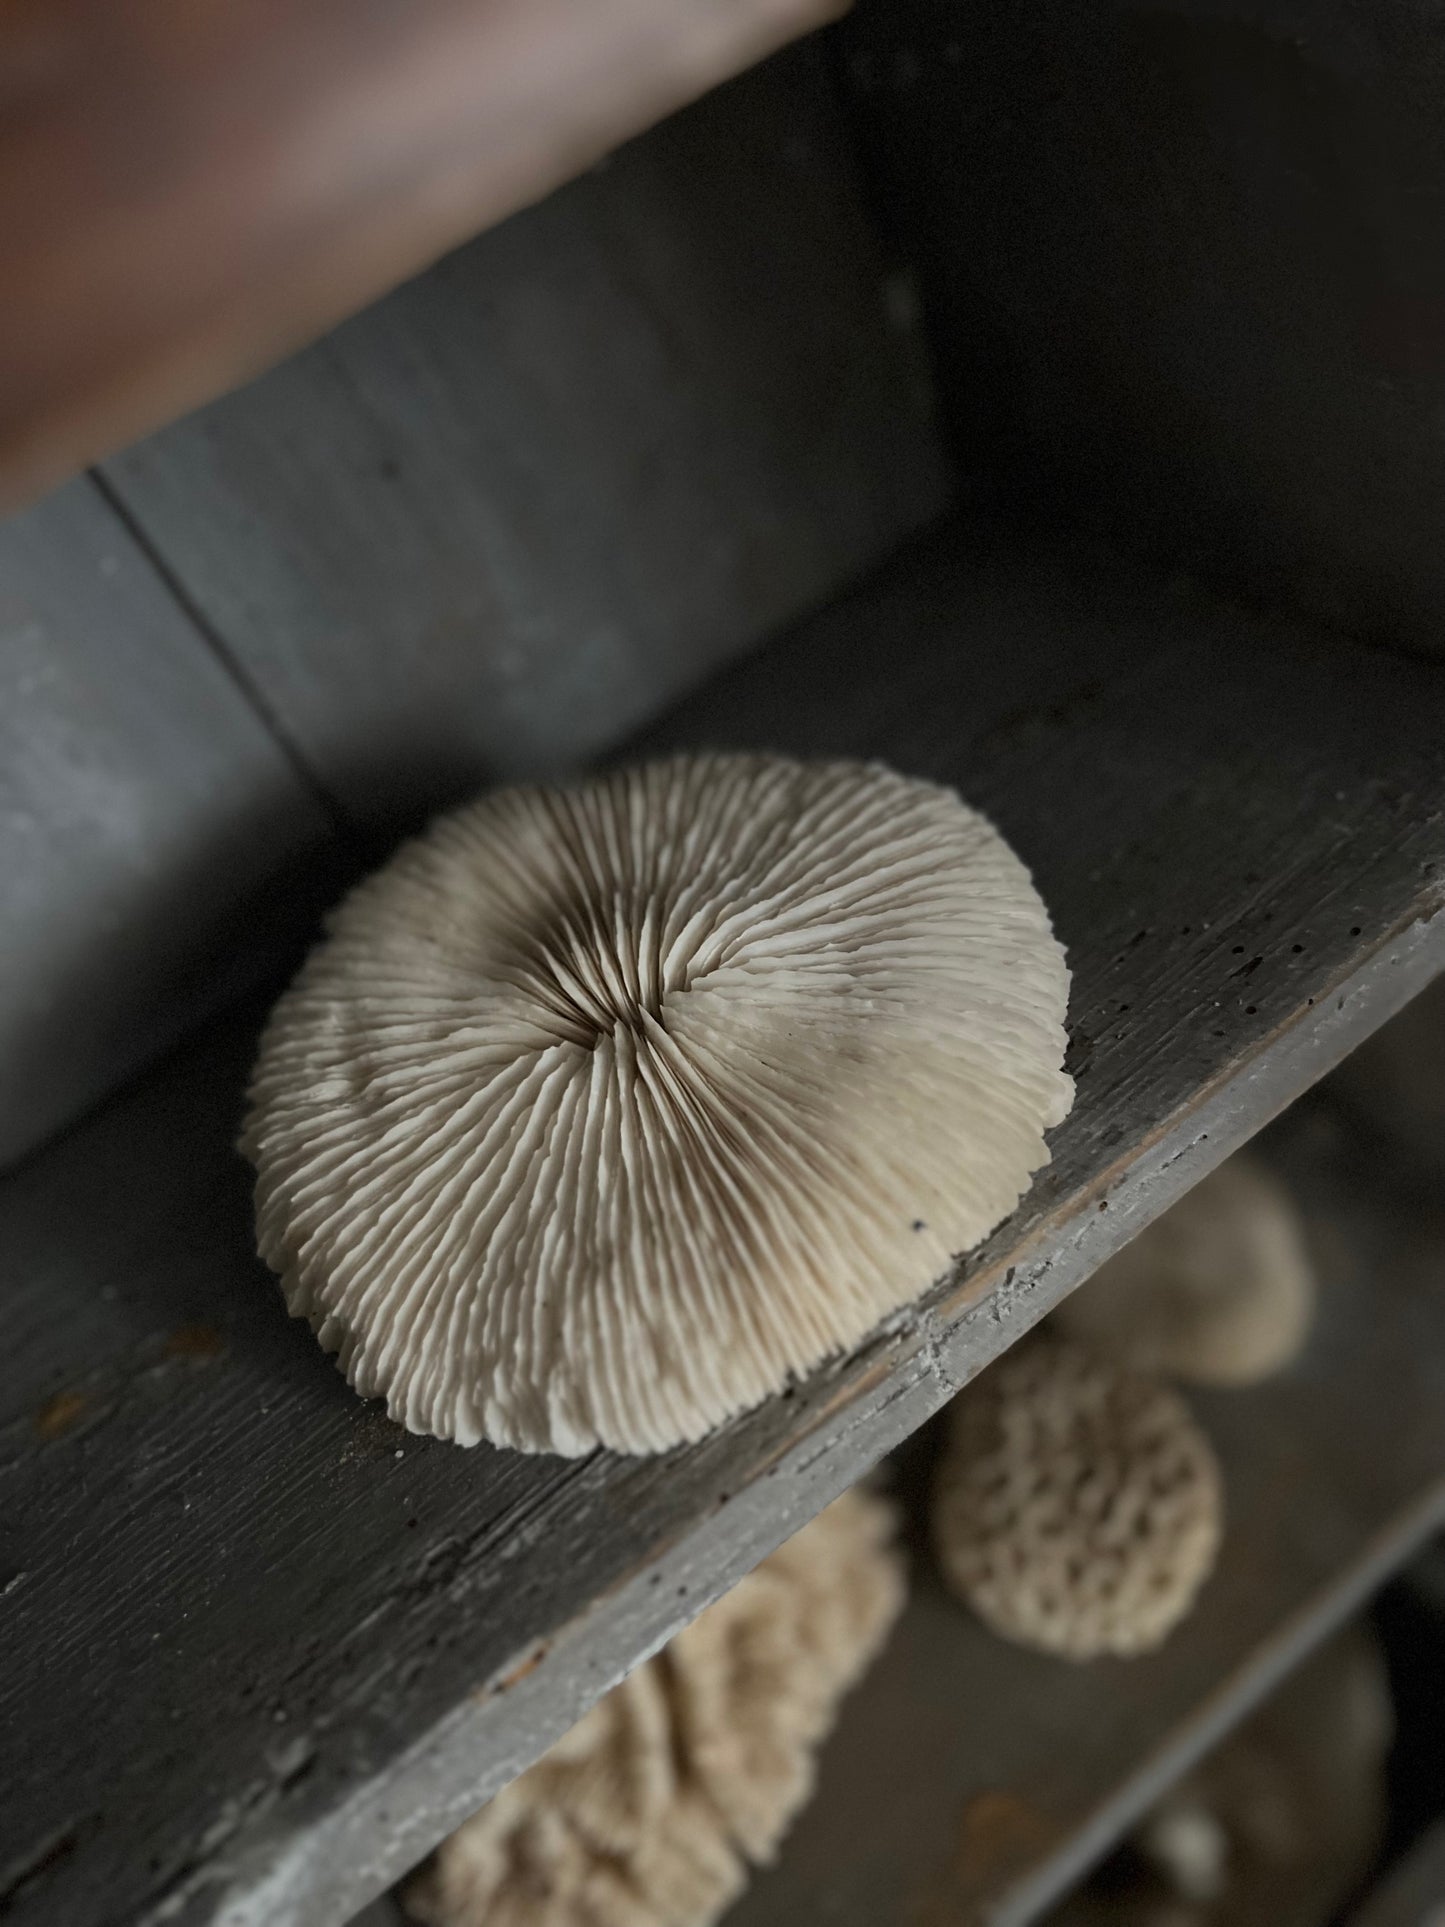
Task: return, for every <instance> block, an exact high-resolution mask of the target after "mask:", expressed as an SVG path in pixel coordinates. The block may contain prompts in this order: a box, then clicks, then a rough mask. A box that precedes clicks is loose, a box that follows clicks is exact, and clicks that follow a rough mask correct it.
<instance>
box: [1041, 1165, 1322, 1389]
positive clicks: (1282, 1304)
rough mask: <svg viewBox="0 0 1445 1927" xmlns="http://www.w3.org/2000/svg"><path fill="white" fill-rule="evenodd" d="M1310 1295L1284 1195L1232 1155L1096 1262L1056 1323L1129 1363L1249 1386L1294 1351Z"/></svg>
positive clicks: (1298, 1235) (1294, 1216) (1309, 1274)
mask: <svg viewBox="0 0 1445 1927" xmlns="http://www.w3.org/2000/svg"><path fill="white" fill-rule="evenodd" d="M1314 1302H1315V1283H1314V1273H1313V1271H1312V1269H1311V1266H1310V1261H1309V1257H1308V1255H1307V1253H1306V1251H1305V1245H1304V1229H1303V1226H1302V1225H1301V1224H1300V1220H1299V1214H1298V1213H1297V1212H1296V1210H1295V1207H1294V1205H1293V1203H1292V1202H1291V1200H1290V1197H1289V1193H1288V1192H1287V1191H1285V1190H1284V1188H1283V1187H1282V1186H1281V1185H1280V1184H1279V1183H1278V1182H1277V1181H1276V1180H1275V1179H1274V1178H1273V1177H1271V1176H1270V1174H1269V1173H1268V1172H1267V1171H1265V1170H1263V1169H1262V1168H1261V1167H1260V1166H1259V1165H1258V1164H1257V1163H1255V1162H1254V1161H1253V1160H1252V1159H1250V1158H1247V1157H1240V1156H1235V1157H1232V1158H1230V1159H1229V1160H1228V1162H1227V1163H1225V1164H1222V1165H1221V1166H1220V1167H1219V1169H1218V1170H1217V1171H1214V1172H1211V1174H1210V1175H1209V1176H1208V1177H1207V1178H1203V1179H1201V1180H1200V1182H1199V1183H1198V1184H1197V1185H1195V1187H1194V1189H1193V1190H1192V1191H1190V1192H1188V1193H1186V1195H1185V1196H1184V1197H1183V1198H1181V1199H1180V1200H1179V1202H1178V1204H1176V1205H1173V1206H1172V1207H1171V1208H1170V1209H1169V1210H1168V1211H1166V1212H1165V1213H1164V1215H1163V1216H1162V1217H1161V1218H1156V1219H1155V1221H1154V1223H1153V1224H1151V1225H1149V1226H1148V1227H1147V1228H1146V1229H1145V1230H1143V1231H1141V1232H1140V1233H1139V1236H1138V1237H1137V1238H1135V1239H1134V1240H1133V1242H1132V1243H1131V1244H1127V1245H1125V1246H1124V1248H1123V1250H1122V1251H1119V1252H1117V1253H1116V1254H1115V1255H1114V1257H1112V1258H1111V1259H1109V1261H1108V1263H1107V1264H1104V1265H1101V1266H1100V1268H1099V1270H1098V1271H1097V1272H1096V1273H1095V1274H1094V1276H1093V1277H1092V1278H1091V1279H1090V1280H1089V1281H1088V1283H1087V1284H1085V1285H1083V1286H1081V1287H1080V1289H1079V1290H1078V1291H1076V1292H1075V1293H1074V1294H1073V1296H1072V1297H1070V1298H1067V1299H1065V1301H1064V1303H1063V1304H1062V1305H1060V1307H1059V1309H1058V1310H1057V1312H1055V1314H1054V1322H1055V1323H1056V1324H1057V1325H1058V1327H1059V1328H1060V1329H1061V1330H1063V1331H1066V1332H1069V1333H1071V1334H1072V1335H1073V1336H1074V1337H1077V1338H1081V1339H1085V1340H1088V1341H1090V1342H1092V1343H1094V1344H1096V1345H1098V1346H1100V1347H1103V1348H1107V1350H1108V1351H1109V1352H1110V1353H1111V1355H1113V1356H1115V1357H1118V1358H1121V1359H1123V1360H1124V1362H1125V1363H1126V1364H1129V1365H1132V1366H1133V1367H1134V1368H1135V1369H1136V1370H1137V1371H1141V1372H1162V1373H1163V1374H1164V1375H1165V1376H1166V1377H1170V1378H1181V1379H1190V1380H1193V1381H1194V1382H1195V1383H1197V1384H1200V1385H1248V1384H1253V1383H1254V1382H1255V1381H1256V1380H1258V1379H1261V1378H1266V1377H1268V1375H1269V1374H1270V1373H1271V1372H1274V1371H1278V1370H1279V1369H1280V1368H1281V1367H1282V1366H1284V1365H1287V1364H1288V1363H1289V1362H1290V1360H1291V1359H1292V1358H1294V1357H1295V1355H1296V1354H1297V1353H1298V1351H1299V1349H1300V1347H1301V1346H1302V1345H1303V1343H1304V1340H1305V1337H1306V1335H1307V1333H1308V1331H1309V1327H1310V1320H1311V1318H1312V1316H1313V1314H1314Z"/></svg>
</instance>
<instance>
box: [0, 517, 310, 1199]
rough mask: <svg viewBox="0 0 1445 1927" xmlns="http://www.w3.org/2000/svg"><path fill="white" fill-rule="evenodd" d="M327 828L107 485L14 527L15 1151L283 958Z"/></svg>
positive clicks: (11, 952)
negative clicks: (296, 893)
mask: <svg viewBox="0 0 1445 1927" xmlns="http://www.w3.org/2000/svg"><path fill="white" fill-rule="evenodd" d="M325 832H326V820H325V817H324V815H323V813H322V811H321V809H320V808H319V806H318V805H317V803H316V801H315V799H314V797H313V796H312V795H311V794H310V793H309V791H308V789H307V788H306V786H305V785H304V783H303V782H302V781H301V779H300V778H299V777H298V776H297V774H296V772H295V771H294V770H293V769H292V768H291V767H290V765H289V764H288V763H287V761H286V759H285V757H284V756H283V754H282V753H281V751H280V750H279V749H278V747H277V745H276V744H275V742H274V741H273V740H272V738H271V737H270V736H269V734H268V733H267V731H266V729H265V727H264V726H263V724H262V722H261V721H260V719H259V718H258V717H257V715H256V714H255V712H254V711H253V709H252V708H251V706H250V704H249V703H248V702H247V700H246V699H245V697H244V695H243V694H242V693H241V692H240V691H239V690H238V689H237V688H236V686H235V684H234V683H233V682H232V681H231V680H230V678H229V677H228V676H227V675H226V674H225V672H224V670H223V669H222V667H221V666H220V664H219V663H218V662H217V661H216V659H215V657H214V655H213V654H212V652H211V650H210V649H209V647H208V645H207V643H206V641H205V639H204V637H203V636H202V635H201V634H200V633H199V632H198V631H197V629H196V628H195V626H194V625H193V624H192V623H191V621H190V620H189V619H188V618H187V616H186V615H185V613H184V612H183V611H182V609H181V608H180V607H179V606H178V605H177V603H176V601H175V600H174V598H173V597H172V596H171V594H170V593H169V591H168V590H167V588H166V587H165V585H164V583H163V582H162V581H161V580H160V579H159V578H158V576H157V575H156V573H155V571H154V570H153V569H152V568H151V566H150V564H149V562H148V561H147V560H146V558H145V556H144V555H143V554H142V553H141V552H140V551H139V550H138V549H137V547H136V545H135V543H134V542H133V540H132V539H131V537H130V535H129V534H128V532H127V530H126V529H125V527H124V526H123V524H122V523H121V522H120V521H119V520H118V519H117V517H116V515H115V514H114V512H113V511H112V510H111V509H110V508H109V507H108V506H107V505H106V503H105V502H104V501H103V500H102V499H101V497H100V495H99V494H98V492H97V490H96V488H95V486H94V484H93V483H91V482H89V481H80V482H75V483H73V484H71V486H70V487H68V488H65V489H63V490H61V492H60V493H59V494H57V495H54V496H52V497H51V498H50V500H49V501H48V502H45V503H43V504H42V505H41V506H40V507H39V508H36V509H33V510H31V511H30V513H29V514H27V515H24V516H20V517H18V518H16V519H14V520H12V521H9V522H7V523H5V524H4V526H3V527H0V1162H3V1161H8V1160H10V1159H12V1158H14V1157H15V1156H17V1155H18V1154H19V1153H20V1152H22V1151H25V1150H27V1149H28V1148H29V1147H30V1146H32V1145H33V1144H35V1143H36V1142H37V1141H39V1140H40V1139H41V1138H43V1137H44V1136H45V1135H46V1134H47V1133H48V1132H50V1131H52V1130H54V1129H55V1127H56V1126H57V1125H59V1124H61V1123H63V1122H64V1121H65V1120H66V1119H67V1118H69V1117H71V1116H73V1115H74V1114H75V1113H76V1112H77V1111H79V1110H80V1109H82V1108H83V1107H84V1106H85V1105H86V1104H88V1103H92V1102H94V1101H95V1099H96V1098H98V1097H99V1096H101V1095H102V1094H103V1093H104V1092H105V1091H107V1090H109V1089H111V1088H112V1087H113V1086H114V1085H115V1084H116V1083H117V1082H118V1081H120V1080H121V1079H122V1078H123V1077H126V1076H129V1075H131V1074H133V1073H134V1072H135V1071H136V1069H137V1068H138V1067H139V1066H140V1065H141V1064H143V1063H145V1062H146V1061H147V1060H148V1059H149V1058H151V1057H153V1056H154V1055H155V1054H156V1053H157V1052H158V1051H159V1050H161V1049H163V1048H164V1047H165V1046H167V1045H169V1044H170V1043H172V1042H174V1040H175V1038H176V1037H177V1036H178V1035H179V1034H180V1032H181V1031H182V1030H183V1029H184V1028H185V1027H186V1026H187V1025H188V1024H190V1023H194V1022H195V1021H196V1020H197V1019H198V1018H199V1017H201V1016H202V1015H203V1014H204V1013H205V1012H207V1011H208V1010H212V1009H215V1008H216V1007H217V1006H218V1005H219V1004H220V1003H221V1002H222V1001H224V1000H225V999H226V998H227V997H233V996H234V995H235V994H236V991H237V989H238V987H239V986H240V985H242V984H245V983H246V982H248V981H249V982H255V981H256V980H257V978H258V976H259V975H261V974H263V973H264V971H265V970H266V969H267V968H272V969H274V967H275V961H276V957H277V955H278V954H279V953H280V951H281V947H282V946H283V945H284V944H285V943H286V942H287V940H288V938H289V939H291V940H294V938H295V935H296V933H297V928H298V922H297V918H296V916H295V915H294V914H291V915H290V917H289V922H288V916H287V914H286V912H285V911H284V909H283V907H282V906H283V904H284V902H285V899H286V895H287V891H288V889H289V887H290V885H292V884H294V882H295V872H296V870H297V867H298V866H299V865H302V864H304V862H305V860H306V859H307V858H308V856H309V855H311V854H312V853H313V852H315V850H316V849H317V847H318V846H319V844H320V843H321V841H322V839H323V837H324V835H325Z"/></svg>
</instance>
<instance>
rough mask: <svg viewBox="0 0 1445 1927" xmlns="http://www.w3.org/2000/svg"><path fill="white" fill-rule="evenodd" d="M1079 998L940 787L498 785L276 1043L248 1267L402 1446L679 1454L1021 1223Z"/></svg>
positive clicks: (263, 1088)
mask: <svg viewBox="0 0 1445 1927" xmlns="http://www.w3.org/2000/svg"><path fill="white" fill-rule="evenodd" d="M1067 989H1068V972H1067V970H1066V968H1065V966H1064V961H1063V954H1062V952H1061V950H1060V948H1059V946H1058V944H1057V942H1056V941H1055V940H1054V938H1053V936H1052V934H1051V932H1050V929H1049V920H1048V916H1047V914H1046V912H1045V910H1044V907H1043V904H1042V903H1041V902H1040V901H1039V898H1038V896H1037V894H1036V892H1035V891H1034V889H1033V887H1032V885H1031V883H1030V882H1029V878H1028V874H1027V872H1026V871H1025V870H1024V867H1023V865H1022V864H1021V863H1020V862H1019V860H1018V858H1017V857H1015V856H1014V854H1013V853H1012V851H1011V850H1010V849H1009V848H1008V846H1007V845H1006V844H1005V843H1004V842H1003V840H1002V838H1001V837H1000V836H999V835H998V834H997V832H996V831H995V830H993V829H992V828H991V827H990V825H989V824H988V823H986V822H985V821H984V819H983V818H982V817H980V816H978V815H976V814H975V813H974V812H973V811H972V810H970V809H968V808H966V807H965V805H964V804H962V803H961V802H960V801H959V800H958V798H957V797H956V796H954V795H953V794H951V793H950V792H949V791H947V790H943V789H940V788H937V787H936V786H934V785H933V784H930V783H921V782H914V781H910V780H908V779H907V778H904V777H902V776H898V775H895V774H893V773H892V772H891V771H888V770H885V769H882V768H880V767H878V766H877V765H867V766H865V765H862V764H857V763H815V764H804V763H796V762H791V761H788V760H786V759H784V758H780V757H766V756H696V757H675V758H672V759H669V760H666V761H662V762H658V763H652V764H648V765H644V766H642V767H639V768H634V769H628V770H622V771H618V772H616V773H614V774H612V775H609V776H605V777H602V778H599V779H597V780H595V781H591V782H586V783H580V784H578V785H576V786H574V787H571V788H558V789H511V790H502V791H499V792H497V793H495V794H493V795H489V796H486V797H483V798H482V799H481V800H480V801H479V802H477V803H474V804H472V805H471V806H470V807H469V808H466V809H463V810H460V811H458V812H457V813H456V814H455V815H452V816H448V817H444V818H442V819H441V820H440V821H439V822H437V823H436V824H434V825H433V827H432V828H431V829H430V830H429V831H428V833H427V834H426V835H425V836H423V837H421V838H420V839H418V840H417V841H415V842H413V843H409V844H407V845H406V846H405V847H404V848H403V849H402V850H401V851H400V852H398V854H397V855H396V856H395V857H394V858H393V859H392V860H391V862H390V863H389V864H387V866H386V867H385V868H384V869H383V870H381V871H380V872H378V874H377V875H375V876H374V877H372V878H371V879H370V880H369V881H367V882H366V883H364V884H362V885H361V886H360V888H359V889H357V890H356V891H354V892H353V894H352V895H351V896H350V897H349V898H348V899H347V901H346V902H345V903H344V904H342V906H341V907H340V909H339V910H338V911H337V912H336V913H335V914H334V915H333V917H332V919H331V924H330V933H329V936H328V938H327V940H326V941H325V942H324V943H323V944H322V945H320V946H319V947H318V949H317V950H316V951H315V952H314V953H313V955H312V956H311V958H310V960H309V961H308V963H307V964H306V966H305V967H304V969H303V970H302V972H301V974H300V976H299V977H298V978H297V980H296V982H295V983H294V984H293V985H292V987H291V989H290V990H289V991H288V992H287V993H286V995H285V996H284V997H283V998H282V999H281V1001H280V1003H279V1004H278V1006H277V1008H276V1010H275V1012H274V1013H273V1015H272V1018H271V1021H270V1023H269V1025H268V1027H267V1030H266V1034H265V1037H264V1039H263V1042H262V1046H261V1052H260V1057H259V1060H258V1063H257V1065H256V1069H255V1073H254V1076H253V1079H252V1084H251V1092H250V1108H249V1113H248V1117H247V1121H246V1126H245V1131H244V1135H243V1139H242V1145H243V1148H244V1149H245V1151H246V1152H247V1154H248V1155H249V1156H250V1158H251V1159H252V1160H253V1162H254V1163H255V1165H256V1170H257V1182H256V1200H257V1220H258V1230H259V1238H260V1245H261V1250H262V1254H263V1255H264V1257H265V1258H266V1260H267V1262H268V1263H269V1264H270V1265H271V1266H272V1267H273V1269H274V1270H276V1271H277V1272H278V1273H279V1274H280V1276H281V1281H282V1288H283V1290H284V1291H285V1294H286V1297H287V1300H288V1303H289V1304H290V1307H291V1309H292V1311H293V1312H294V1313H296V1314H297V1315H298V1316H304V1317H306V1318H308V1319H309V1320H310V1321H311V1323H312V1325H313V1326H314V1327H315V1329H316V1331H317V1334H318V1336H319V1338H320V1339H321V1342H322V1343H323V1345H325V1346H326V1347H327V1348H328V1349H331V1350H334V1351H336V1352H337V1353H338V1355H339V1362H340V1364H341V1366H342V1368H343V1369H344V1370H345V1372H346V1374H347V1376H348V1377H349V1378H350V1380H351V1382H352V1383H353V1385H355V1387H356V1388H357V1390H358V1391H360V1392H362V1393H363V1394H365V1395H367V1396H372V1395H375V1394H380V1395H381V1396H383V1397H385V1399H386V1402H387V1408H388V1410H389V1411H390V1412H391V1414H392V1416H393V1417H395V1418H397V1419H399V1420H400V1421H401V1422H402V1423H403V1424H405V1425H407V1426H409V1427H410V1428H411V1429H412V1430H413V1431H422V1432H432V1433H436V1434H439V1435H440V1436H442V1437H446V1438H455V1439H457V1440H459V1441H461V1442H462V1443H464V1444H472V1443H475V1441H476V1440H478V1439H480V1438H488V1439H491V1440H493V1441H494V1442H497V1443H500V1444H507V1445H514V1446H520V1447H523V1448H525V1449H528V1450H535V1451H554V1452H563V1453H574V1454H575V1453H581V1452H585V1451H587V1450H589V1449H590V1448H591V1447H593V1446H594V1445H596V1444H598V1443H599V1442H601V1443H603V1444H606V1445H610V1446H613V1447H615V1448H617V1449H620V1450H624V1451H655V1450H661V1449H663V1448H665V1447H668V1446H671V1445H674V1444H677V1443H679V1442H680V1441H683V1440H687V1439H693V1438H697V1437H698V1436H700V1435H701V1434H702V1433H704V1432H706V1431H707V1430H709V1429H710V1428H711V1427H713V1426H715V1425H717V1424H718V1423H719V1422H721V1421H722V1420H723V1419H725V1418H727V1417H729V1416H730V1415H731V1414H733V1413H735V1412H737V1411H740V1410H743V1409H745V1408H747V1407H749V1406H751V1405H755V1404H756V1403H758V1401H759V1400H761V1399H762V1398H763V1397H765V1396H766V1395H767V1393H769V1392H770V1391H773V1390H775V1389H777V1388H778V1387H780V1386H781V1385H782V1384H783V1383H784V1382H785V1380H786V1379H787V1377H788V1375H789V1374H790V1373H799V1372H802V1371H804V1370H805V1369H806V1368H807V1367H809V1366H811V1365H813V1364H815V1363H816V1362H817V1361H818V1360H819V1359H821V1358H823V1357H824V1356H826V1355H827V1354H829V1353H832V1352H835V1351H837V1350H839V1349H840V1348H842V1347H844V1346H847V1345H850V1344H853V1343H854V1342H856V1341H857V1340H858V1339H860V1338H862V1337H863V1336H864V1335H865V1333H867V1332H868V1331H869V1329H870V1328H871V1327H872V1326H873V1325H875V1324H876V1323H877V1322H878V1320H879V1319H880V1318H881V1317H883V1316H884V1314H886V1313H887V1312H890V1311H892V1310H894V1309H896V1308H897V1307H898V1306H899V1305H900V1304H903V1303H905V1302H906V1301H907V1300H908V1299H910V1298H912V1297H914V1296H915V1295H916V1294H917V1293H918V1292H919V1291H920V1290H922V1289H923V1287H925V1286H926V1285H927V1284H929V1283H930V1282H931V1281H932V1280H933V1279H934V1278H936V1277H938V1276H939V1275H940V1274H941V1273H942V1272H943V1271H944V1270H945V1269H946V1268H947V1265H948V1262H949V1259H950V1257H951V1255H952V1254H953V1253H955V1252H959V1251H963V1250H966V1249H967V1248H968V1247H970V1246H971V1245H973V1244H975V1243H976V1242H977V1241H978V1240H979V1239H980V1238H982V1237H983V1236H984V1235H985V1233H987V1232H988V1231H990V1230H991V1229H992V1228H993V1227H994V1225H995V1224H997V1223H998V1221H999V1220H1000V1219H1001V1218H1002V1217H1003V1216H1004V1215H1005V1214H1006V1213H1007V1212H1008V1211H1010V1210H1011V1209H1012V1207H1013V1205H1014V1204H1015V1202H1016V1201H1017V1199H1018V1196H1019V1194H1020V1192H1021V1191H1022V1190H1023V1188H1024V1186H1025V1185H1026V1184H1027V1182H1028V1180H1029V1176H1030V1174H1031V1173H1032V1172H1033V1171H1034V1170H1035V1169H1036V1168H1037V1167H1038V1166H1039V1165H1040V1164H1042V1163H1044V1162H1046V1161H1047V1158H1048V1152H1047V1150H1046V1148H1045V1145H1044V1139H1043V1132H1044V1130H1045V1128H1046V1127H1047V1126H1049V1125H1052V1124H1055V1123H1057V1122H1058V1121H1059V1119H1060V1118H1061V1117H1062V1116H1063V1115H1064V1113H1065V1112H1066V1111H1067V1109H1068V1106H1069V1102H1070V1098H1071V1094H1072V1085H1071V1084H1070V1081H1069V1079H1068V1078H1067V1077H1066V1076H1065V1075H1064V1074H1063V1072H1062V1071H1061V1069H1060V1062H1061V1058H1062V1054H1063V1047H1064V1033H1063V1018H1064V1009H1065V1002H1066V998H1067Z"/></svg>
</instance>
